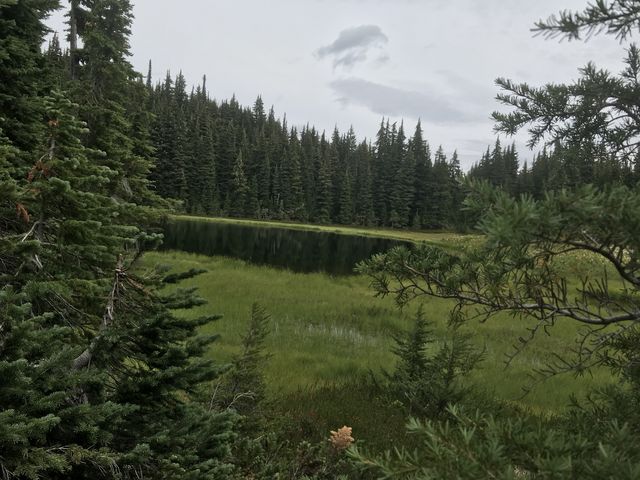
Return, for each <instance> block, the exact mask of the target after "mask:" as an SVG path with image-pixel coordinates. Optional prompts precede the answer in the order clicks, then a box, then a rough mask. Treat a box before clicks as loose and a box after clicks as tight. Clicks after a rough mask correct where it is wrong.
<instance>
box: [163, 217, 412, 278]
mask: <svg viewBox="0 0 640 480" xmlns="http://www.w3.org/2000/svg"><path fill="white" fill-rule="evenodd" d="M164 235H165V240H164V245H163V249H165V250H182V251H185V252H190V253H201V254H204V255H222V256H225V257H233V258H239V259H242V260H245V261H248V262H251V263H254V264H257V265H270V266H275V267H281V268H286V269H289V270H292V271H294V272H305V273H309V272H326V273H329V274H333V275H349V274H352V273H353V269H354V267H355V266H356V264H357V263H358V262H360V261H362V260H365V259H367V258H369V257H371V255H374V254H376V253H380V252H385V251H387V250H389V249H390V248H392V247H394V246H397V245H406V246H409V245H411V244H410V243H409V242H401V241H396V240H389V239H385V238H374V237H360V236H354V235H338V234H335V233H328V232H314V231H305V230H293V229H285V228H264V227H254V226H246V225H233V224H228V223H215V222H208V221H204V220H202V221H198V220H174V221H170V222H169V223H167V225H166V226H165V232H164Z"/></svg>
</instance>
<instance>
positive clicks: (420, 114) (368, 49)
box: [51, 0, 623, 167]
mask: <svg viewBox="0 0 640 480" xmlns="http://www.w3.org/2000/svg"><path fill="white" fill-rule="evenodd" d="M133 3H134V15H135V17H136V18H135V22H134V25H133V35H132V38H131V47H132V48H131V50H132V54H133V57H132V59H131V60H132V62H133V64H134V66H135V67H136V69H138V70H139V71H141V72H146V70H147V62H148V61H149V59H151V60H152V61H153V73H154V79H155V80H156V81H157V80H160V79H162V78H163V77H164V76H165V74H166V72H167V70H170V71H171V72H172V73H177V72H178V71H179V70H182V72H183V73H184V75H185V76H186V77H187V80H188V81H189V82H190V83H195V82H198V81H199V80H200V78H201V77H202V75H205V74H206V75H207V82H208V86H209V91H210V93H211V95H212V96H213V97H215V98H216V99H225V98H230V97H231V95H233V94H235V95H236V98H237V99H238V101H239V102H240V103H241V104H245V105H251V104H252V103H253V102H254V100H255V98H256V97H257V96H258V95H262V98H263V100H264V102H265V104H266V105H267V106H270V105H274V107H275V110H276V114H277V115H278V116H281V115H282V114H283V113H286V115H287V119H288V121H289V124H290V125H303V124H305V123H307V122H308V123H310V124H312V125H315V126H316V127H318V128H319V129H320V130H327V131H328V132H331V131H332V130H333V127H334V126H335V125H337V126H338V128H339V129H340V130H341V131H346V129H348V128H349V126H350V125H353V127H354V129H355V131H356V134H357V136H358V137H359V138H363V137H367V138H371V137H373V136H375V133H376V131H377V129H378V126H379V124H380V120H381V118H382V117H383V116H385V117H389V118H390V119H391V121H392V122H393V121H399V120H401V119H404V122H405V126H406V127H407V130H409V133H412V132H413V129H414V126H415V123H416V121H417V119H418V118H421V119H422V125H423V128H424V131H425V136H426V138H427V140H428V141H429V143H430V144H431V145H432V146H433V147H437V145H439V144H442V145H443V146H444V147H445V150H446V151H447V152H448V153H451V152H452V151H453V150H454V149H457V150H458V153H459V154H460V158H461V160H462V163H463V166H465V167H468V166H470V165H471V164H472V163H474V162H476V161H477V160H479V158H480V156H481V154H482V152H483V151H484V150H485V149H486V147H487V144H489V143H493V142H494V139H495V135H494V133H493V131H492V128H493V123H492V121H491V119H490V114H491V112H492V111H493V110H495V109H496V108H500V107H499V106H498V104H497V103H496V102H495V100H494V97H495V95H496V93H497V92H498V90H497V88H496V87H495V86H494V80H495V78H496V77H499V76H504V77H508V78H511V79H513V80H517V81H526V82H528V83H530V84H533V85H540V84H542V83H546V82H567V81H570V80H571V79H575V78H576V77H577V75H578V71H577V70H578V68H579V67H580V66H583V65H584V64H585V63H586V62H587V61H589V60H593V61H595V62H596V63H597V64H598V65H599V66H603V67H608V68H610V69H612V70H614V71H616V72H618V71H619V70H620V69H621V62H620V60H621V57H622V56H623V49H622V47H621V46H620V45H619V44H618V43H617V42H616V41H615V39H613V38H608V37H597V38H595V39H592V40H590V41H589V42H587V43H581V42H566V41H563V42H559V41H558V40H544V39H543V38H541V37H534V36H533V34H532V33H531V31H530V28H531V27H532V26H533V23H534V22H535V21H536V20H538V19H540V18H546V17H548V16H549V15H550V14H552V13H556V12H557V11H558V10H561V9H572V10H575V9H581V8H583V7H584V6H585V4H586V0H536V1H529V0H448V1H447V0H393V1H392V0H270V1H265V0H134V1H133ZM51 25H52V27H53V28H55V29H57V30H61V29H63V19H62V15H56V16H55V17H53V18H52V19H51ZM524 139H525V137H524V136H523V137H518V138H517V139H516V140H517V143H518V147H519V150H520V153H521V159H527V158H530V157H531V153H530V152H529V151H528V150H527V149H526V147H525V146H524ZM507 141H511V140H507Z"/></svg>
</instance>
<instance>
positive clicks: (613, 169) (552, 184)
mask: <svg viewBox="0 0 640 480" xmlns="http://www.w3.org/2000/svg"><path fill="white" fill-rule="evenodd" d="M467 175H468V177H469V178H474V179H481V180H486V181H487V182H488V183H490V184H491V185H494V186H497V187H500V188H502V189H503V190H505V191H506V192H507V193H509V194H511V195H514V196H518V195H521V194H528V195H531V196H532V197H533V198H542V197H543V196H544V194H545V193H547V192H551V191H559V190H561V189H563V188H566V189H573V188H576V187H579V186H582V185H596V186H597V187H599V188H603V187H605V186H607V185H626V186H629V187H630V186H633V185H635V184H636V183H637V182H638V180H639V179H640V163H639V162H638V159H637V158H633V157H631V158H629V157H620V156H619V155H617V154H616V153H615V152H607V151H606V149H604V148H603V147H602V146H600V147H596V146H595V145H594V142H592V141H585V140H583V141H581V142H579V143H577V144H575V143H572V142H566V141H561V140H556V141H554V142H551V143H550V144H549V145H546V146H544V148H543V149H542V150H541V151H540V152H538V153H536V154H535V155H534V157H533V161H532V162H531V163H528V162H526V161H525V162H522V163H521V162H520V161H519V158H518V152H517V151H516V148H515V144H511V145H509V146H507V147H503V146H502V145H501V143H500V140H497V141H496V143H495V145H494V146H493V148H487V151H486V152H485V153H484V154H483V155H482V158H481V160H480V161H479V162H478V163H476V164H474V165H473V166H472V167H471V169H470V170H469V172H468V174H467Z"/></svg>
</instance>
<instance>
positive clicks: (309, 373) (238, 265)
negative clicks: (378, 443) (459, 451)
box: [144, 252, 609, 427]
mask: <svg viewBox="0 0 640 480" xmlns="http://www.w3.org/2000/svg"><path fill="white" fill-rule="evenodd" d="M144 261H145V262H146V263H147V264H167V265H171V266H172V268H173V269H175V270H176V271H181V270H188V269H190V268H204V269H206V270H207V273H204V274H202V275H199V276H197V277H195V278H193V279H189V280H187V281H185V282H183V284H182V286H196V287H198V289H199V292H200V295H201V296H202V297H204V298H205V299H206V300H207V301H208V304H207V305H204V306H200V307H198V308H196V309H193V310H190V311H188V312H185V313H184V315H187V316H189V317H195V316H199V315H202V314H205V313H206V314H210V313H216V314H221V315H222V316H223V318H222V319H221V320H218V321H216V322H213V323H211V324H209V325H207V326H206V327H204V333H209V334H214V333H215V334H218V335H220V339H219V340H218V341H217V342H216V343H215V344H214V346H213V348H212V349H211V352H210V355H211V356H212V357H213V358H215V359H216V360H217V361H219V362H227V361H229V360H230V359H231V358H232V356H233V355H234V354H237V353H238V352H239V351H240V339H241V337H242V335H243V333H244V332H245V330H246V327H247V325H248V322H249V318H250V311H251V305H252V304H253V303H254V302H258V303H259V304H260V305H262V306H263V307H264V308H265V309H266V311H267V312H268V313H269V314H270V315H271V318H272V320H271V331H270V334H269V336H268V338H267V341H266V349H267V352H268V353H269V354H271V358H270V359H269V363H268V365H266V368H265V373H266V377H267V385H268V389H269V392H268V393H269V396H270V397H271V398H276V397H277V398H281V399H283V401H285V403H291V405H295V404H296V400H295V398H298V402H302V400H303V399H305V401H308V402H312V400H310V399H312V398H314V393H313V392H318V399H320V398H322V396H323V395H324V396H330V395H329V394H328V393H327V392H328V391H333V392H336V391H343V390H344V389H345V387H341V386H342V385H346V386H348V385H354V384H358V383H359V382H360V381H361V380H362V379H363V378H365V377H366V376H368V375H369V374H370V372H373V373H374V374H376V373H379V372H380V371H381V370H382V369H386V370H392V369H393V367H394V361H395V359H394V357H393V355H392V354H391V352H390V347H391V346H392V344H393V340H392V337H393V335H395V334H397V333H399V332H400V331H403V330H406V329H408V328H409V326H410V325H411V322H412V317H413V315H414V314H415V311H416V309H417V307H418V302H417V301H415V302H413V303H412V304H410V305H409V306H408V307H406V308H405V309H404V310H402V311H400V310H398V308H397V307H396V305H395V304H394V302H393V299H391V298H375V297H374V296H373V291H372V290H371V288H370V287H369V282H368V279H367V278H366V277H364V276H357V275H354V276H348V277H331V276H329V275H326V274H321V273H313V274H301V273H293V272H290V271H286V270H281V269H275V268H270V267H265V266H255V265H251V264H248V263H246V262H243V261H240V260H235V259H229V258H223V257H207V256H202V255H193V254H187V253H182V252H164V253H149V254H147V255H146V257H145V260H144ZM422 303H423V304H424V310H425V313H426V316H427V318H428V319H429V320H431V321H432V322H434V325H433V326H434V331H435V335H436V337H437V338H438V340H439V341H441V342H442V341H445V340H446V338H447V335H448V333H447V319H448V313H449V310H450V308H451V303H449V302H447V301H443V300H437V299H429V298H425V299H424V300H422ZM525 327H526V326H525V325H523V323H522V321H521V320H517V319H513V318H510V317H508V316H506V315H498V316H496V317H494V318H492V319H490V320H489V321H487V322H486V323H484V324H479V323H471V324H468V325H466V326H465V327H464V328H465V329H466V330H467V331H469V332H470V333H471V334H472V336H473V341H474V343H475V344H476V345H477V346H478V348H484V349H485V352H486V353H485V359H484V361H483V362H482V363H481V364H480V366H479V368H478V370H477V371H476V372H475V373H474V374H473V375H472V381H473V383H474V384H475V385H477V386H478V387H479V388H480V389H481V390H483V391H485V392H487V394H488V395H490V396H495V397H497V398H500V399H502V400H507V401H512V402H514V403H515V404H517V405H519V406H521V407H523V408H526V409H530V410H531V411H534V412H540V413H549V412H556V411H559V409H562V408H564V407H566V406H567V405H568V403H569V399H570V395H577V396H581V395H582V394H584V393H585V392H586V391H587V390H588V389H589V388H591V387H594V386H597V385H602V384H604V383H606V382H607V381H608V380H609V379H608V376H607V373H606V372H604V371H596V372H594V373H593V374H590V375H587V376H583V377H580V378H574V377H572V376H568V375H564V376H560V377H556V378H553V379H551V380H548V381H546V382H544V383H542V384H541V385H539V386H537V387H536V388H535V389H534V390H533V391H532V392H530V393H529V394H528V395H527V396H525V397H524V398H520V397H521V395H522V388H523V387H524V386H526V384H527V382H528V380H527V379H528V375H529V374H530V373H531V372H532V370H533V369H535V368H539V367H542V366H544V365H545V363H546V362H547V361H548V360H549V358H550V356H551V355H552V354H553V353H555V352H566V351H567V348H568V346H569V345H571V343H572V342H574V341H575V338H576V334H577V332H578V328H579V326H578V325H576V324H575V322H572V321H570V320H566V321H560V322H558V324H557V325H556V326H555V327H554V328H553V329H552V331H551V335H544V334H541V335H539V336H538V337H537V338H536V339H535V341H533V342H532V343H531V344H530V345H529V346H528V347H527V348H526V349H525V350H524V351H523V352H521V353H520V354H519V355H518V356H516V358H515V359H514V360H513V361H512V362H511V364H510V366H509V367H508V368H506V367H505V358H506V354H508V353H510V352H512V351H513V345H514V344H515V343H517V341H518V337H520V336H524V335H526V333H527V332H526V329H525ZM336 389H337V390H336ZM359 389H360V391H361V390H362V388H361V387H359ZM346 390H347V391H348V388H347V389H346ZM323 392H324V393H323ZM340 402H341V403H345V402H349V397H348V395H346V394H345V395H344V396H343V397H342V398H341V400H340ZM361 402H362V400H356V399H355V397H354V400H353V403H354V404H356V403H361ZM319 403H320V404H323V405H325V407H326V408H325V409H326V410H327V412H326V413H327V414H329V415H333V414H331V411H333V410H335V409H336V408H338V409H342V410H344V409H345V408H347V407H346V405H343V406H342V407H340V406H333V407H331V408H329V406H328V404H327V401H326V400H323V401H322V402H319ZM336 422H337V423H336V424H335V425H332V427H336V426H341V425H342V424H345V423H347V422H346V420H344V419H342V420H341V419H338V418H336ZM340 422H342V423H340ZM338 423H340V425H338Z"/></svg>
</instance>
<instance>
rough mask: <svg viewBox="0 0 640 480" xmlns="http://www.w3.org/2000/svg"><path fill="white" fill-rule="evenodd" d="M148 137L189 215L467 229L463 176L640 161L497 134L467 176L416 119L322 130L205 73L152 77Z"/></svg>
mask: <svg viewBox="0 0 640 480" xmlns="http://www.w3.org/2000/svg"><path fill="white" fill-rule="evenodd" d="M147 88H148V89H149V91H150V99H149V106H150V107H149V111H150V113H151V114H152V118H153V120H152V122H151V138H152V140H153V144H154V147H155V156H156V159H157V164H156V168H155V170H154V171H153V173H152V174H151V179H152V180H153V183H154V184H155V186H156V189H157V192H158V193H159V194H160V195H161V196H163V197H165V198H173V199H178V200H181V201H182V202H183V208H184V209H185V211H187V212H189V213H194V214H205V215H223V216H231V217H250V218H258V219H278V220H282V219H286V220H298V221H308V222H314V223H339V224H356V225H366V226H372V225H380V226H389V227H394V228H418V229H420V228H423V229H439V228H458V229H469V228H472V227H473V222H474V217H472V216H469V215H467V214H465V213H464V212H463V208H462V207H463V205H462V203H463V201H464V198H465V195H466V188H465V186H464V180H465V178H471V179H481V180H486V181H488V182H489V183H490V184H492V185H494V186H498V187H500V188H502V189H504V190H505V191H506V192H508V193H510V194H512V195H520V194H529V195H531V196H533V197H535V198H541V197H542V196H543V195H544V193H545V192H548V191H553V190H559V189H562V188H573V187H576V186H579V185H585V184H595V185H598V186H601V187H602V186H604V185H610V184H626V185H632V184H635V182H636V181H637V178H638V173H637V167H636V165H635V162H633V164H632V163H629V162H622V161H621V160H620V159H619V158H617V157H616V156H615V155H612V154H608V153H607V152H605V151H603V150H602V149H601V148H600V149H598V148H597V146H596V145H595V143H594V142H585V141H582V142H579V143H575V142H573V143H572V142H568V141H561V140H557V141H555V142H553V143H551V144H549V145H548V146H546V147H545V148H544V149H543V150H542V151H540V152H538V153H536V154H535V155H534V157H533V161H532V162H531V163H530V164H529V163H528V162H526V161H525V162H524V163H521V162H520V161H519V156H518V152H517V151H516V148H515V144H511V145H509V146H506V147H503V146H502V145H501V143H500V140H497V141H496V143H495V145H494V146H493V147H492V148H490V147H488V148H487V151H486V153H484V154H483V155H482V158H481V159H480V161H479V162H478V163H476V164H475V165H473V166H472V168H471V169H470V170H469V172H467V173H466V174H465V173H464V172H463V171H462V170H461V168H460V163H459V160H458V155H457V153H456V152H453V154H452V155H451V156H450V158H447V155H446V154H445V152H444V151H443V149H442V147H439V148H438V149H437V150H436V151H435V152H432V150H431V148H430V145H429V143H428V142H427V141H426V140H425V139H424V136H423V130H422V126H421V124H420V122H418V124H417V125H416V127H415V130H413V131H412V132H409V133H408V132H406V131H405V127H404V125H403V124H402V123H401V124H400V125H398V124H397V123H393V124H392V123H390V121H389V120H384V119H383V121H382V122H381V125H380V128H379V130H378V132H377V134H376V136H375V139H374V141H373V143H371V142H368V141H366V140H365V141H362V142H359V141H358V140H357V138H356V135H355V133H354V131H353V129H350V130H349V131H348V132H347V133H343V134H341V133H340V132H339V131H338V130H337V129H336V130H334V131H333V133H332V134H331V135H330V136H328V135H326V134H325V133H324V132H322V133H320V132H318V131H317V130H316V129H315V128H313V127H310V126H308V125H307V126H305V127H303V128H302V129H301V130H300V131H299V132H298V131H297V129H296V128H295V127H294V128H289V127H288V126H287V121H286V118H285V119H284V120H280V119H278V118H276V116H275V113H274V110H273V108H271V109H270V110H269V112H268V113H267V112H266V111H265V107H264V103H263V101H262V98H261V97H258V98H257V100H256V101H255V103H254V105H253V107H252V108H248V107H242V106H241V105H240V104H239V103H238V102H237V101H236V99H235V98H232V99H231V100H229V101H222V102H217V101H215V100H212V99H211V98H210V97H209V92H208V91H207V88H206V78H205V79H204V80H203V82H202V83H201V85H199V86H197V87H196V88H195V89H192V90H191V92H190V93H187V82H186V80H185V78H184V76H183V75H182V74H179V75H178V76H177V77H176V78H175V79H174V78H172V77H171V76H170V75H169V74H167V76H166V78H165V80H164V81H163V82H161V83H159V84H157V85H155V86H153V85H152V82H151V65H150V68H149V75H148V78H147Z"/></svg>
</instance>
